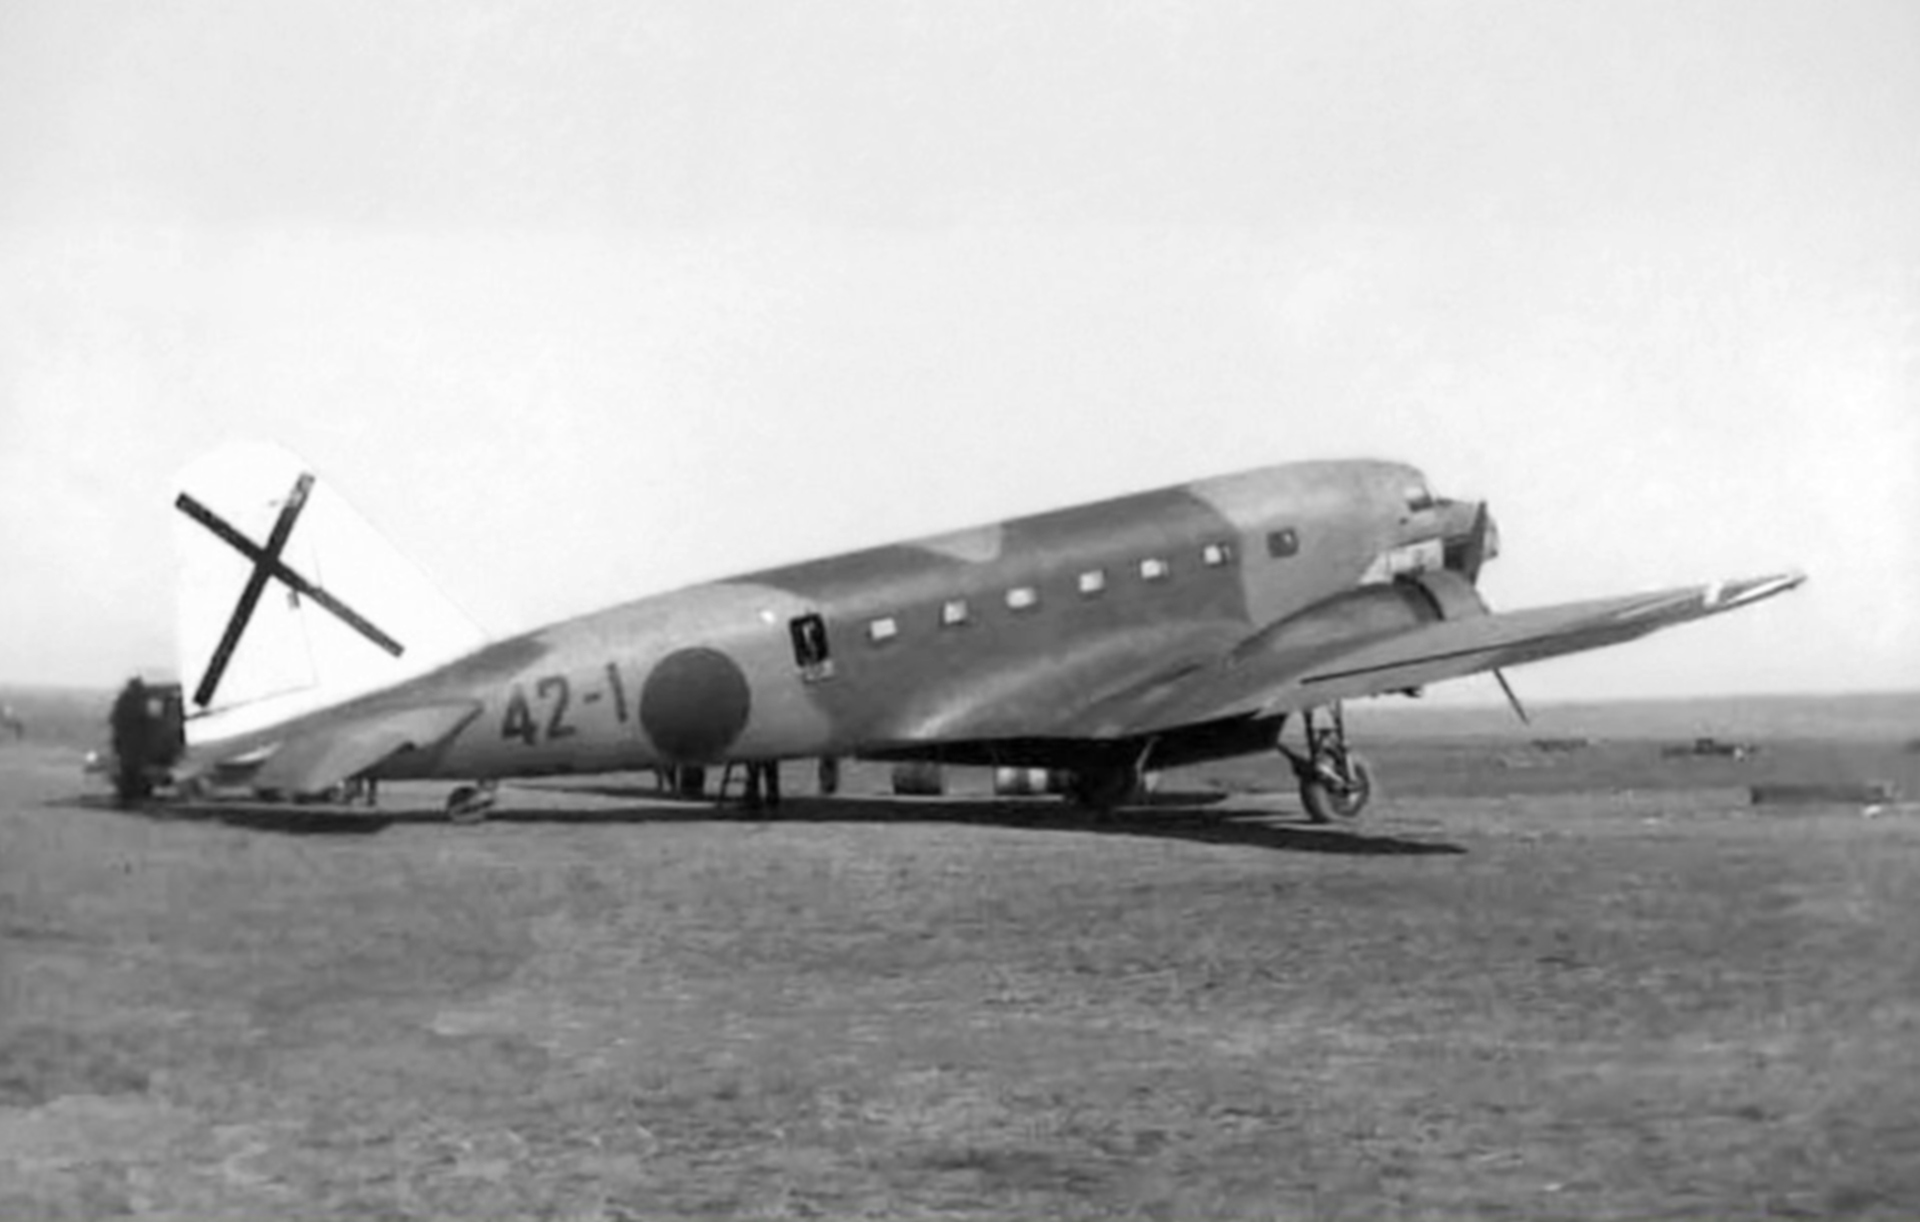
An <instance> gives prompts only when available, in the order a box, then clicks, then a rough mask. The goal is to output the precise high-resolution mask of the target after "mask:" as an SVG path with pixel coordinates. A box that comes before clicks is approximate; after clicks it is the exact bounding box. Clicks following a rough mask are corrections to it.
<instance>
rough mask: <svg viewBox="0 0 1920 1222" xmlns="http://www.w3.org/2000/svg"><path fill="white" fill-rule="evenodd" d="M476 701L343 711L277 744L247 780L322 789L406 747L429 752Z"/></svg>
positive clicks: (262, 785)
mask: <svg viewBox="0 0 1920 1222" xmlns="http://www.w3.org/2000/svg"><path fill="white" fill-rule="evenodd" d="M479 711H480V704H479V702H478V701H456V702H453V703H448V704H435V705H423V706H421V707H419V708H411V709H393V710H388V711H385V712H378V713H368V714H362V715H360V716H357V717H353V716H343V717H342V718H341V719H340V720H338V721H332V720H330V719H327V718H322V719H320V724H316V725H314V726H313V727H312V728H310V729H305V730H302V731H301V732H299V733H296V734H295V735H293V736H291V737H290V738H288V739H287V740H286V741H284V742H282V743H281V744H280V747H279V749H278V750H276V751H275V752H274V753H273V755H272V756H271V757H270V758H269V759H268V760H267V762H266V763H264V764H262V765H261V766H260V769H259V771H258V772H255V773H254V774H253V776H252V778H251V779H250V780H249V782H248V783H249V784H251V785H252V786H253V787H254V788H255V789H267V790H277V791H280V792H283V793H291V794H311V793H321V792H324V791H325V790H328V789H331V788H333V787H334V786H335V785H338V784H340V783H341V782H342V781H346V780H348V779H350V778H352V777H355V776H358V775H359V774H360V773H362V772H365V771H367V770H368V769H370V768H373V767H375V766H376V765H378V764H380V763H383V762H384V761H386V760H387V759H388V758H389V757H391V756H393V755H395V754H396V753H398V752H401V751H406V750H410V749H411V750H416V751H430V750H432V749H433V748H435V747H436V746H438V745H439V744H440V743H442V742H443V741H445V740H446V739H447V738H449V737H450V736H452V735H453V734H455V733H457V732H458V731H459V730H460V728H461V727H462V726H464V725H466V724H467V722H469V721H471V720H472V719H473V718H474V716H475V715H476V714H477V713H479Z"/></svg>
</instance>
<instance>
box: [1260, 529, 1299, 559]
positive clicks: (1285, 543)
mask: <svg viewBox="0 0 1920 1222" xmlns="http://www.w3.org/2000/svg"><path fill="white" fill-rule="evenodd" d="M1299 550H1300V534H1299V532H1298V531H1296V530H1294V529H1293V527H1291V526H1288V527H1283V528H1282V529H1280V530H1276V531H1274V532H1273V533H1271V534H1269V535H1268V536H1267V555H1269V556H1272V557H1273V558H1274V559H1276V560H1278V559H1281V558H1283V557H1286V556H1291V555H1294V554H1296V553H1297V552H1299Z"/></svg>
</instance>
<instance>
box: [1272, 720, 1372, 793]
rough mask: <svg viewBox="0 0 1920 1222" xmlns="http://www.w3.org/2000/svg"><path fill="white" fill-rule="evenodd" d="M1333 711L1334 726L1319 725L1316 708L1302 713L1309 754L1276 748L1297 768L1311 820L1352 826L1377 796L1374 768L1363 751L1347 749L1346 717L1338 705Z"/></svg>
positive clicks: (1294, 773) (1284, 746)
mask: <svg viewBox="0 0 1920 1222" xmlns="http://www.w3.org/2000/svg"><path fill="white" fill-rule="evenodd" d="M1332 709H1333V714H1332V722H1333V724H1331V725H1320V726H1317V725H1315V724H1314V721H1313V710H1312V709H1308V710H1307V711H1306V712H1305V713H1304V714H1302V718H1301V720H1302V728H1303V729H1304V730H1305V731H1306V738H1307V752H1306V754H1305V755H1301V754H1300V753H1298V752H1296V751H1294V750H1293V749H1291V748H1290V747H1288V746H1287V745H1286V744H1285V743H1281V742H1275V743H1274V746H1275V747H1277V748H1279V751H1280V754H1282V755H1284V756H1286V757H1287V762H1288V763H1290V764H1292V765H1293V775H1294V777H1295V778H1296V779H1297V780H1298V781H1299V782H1300V802H1301V804H1302V805H1304V806H1305V807H1306V808H1307V817H1308V818H1310V819H1312V820H1313V821H1314V822H1315V823H1352V822H1353V821H1354V820H1356V819H1358V818H1359V817H1360V812H1361V811H1363V810H1365V809H1366V808H1367V802H1368V800H1369V799H1371V798H1372V797H1373V769H1371V768H1370V767H1368V766H1367V761H1366V760H1365V759H1364V758H1362V757H1361V755H1360V753H1359V752H1357V751H1350V750H1348V749H1347V722H1346V718H1345V717H1344V716H1342V714H1341V710H1340V705H1339V704H1338V703H1337V702H1336V703H1335V704H1334V705H1333V706H1332Z"/></svg>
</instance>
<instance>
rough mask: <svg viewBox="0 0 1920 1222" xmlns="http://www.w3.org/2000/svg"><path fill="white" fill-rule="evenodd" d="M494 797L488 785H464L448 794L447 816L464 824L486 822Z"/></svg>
mask: <svg viewBox="0 0 1920 1222" xmlns="http://www.w3.org/2000/svg"><path fill="white" fill-rule="evenodd" d="M493 797H494V794H493V790H492V789H491V788H489V787H487V786H482V785H462V786H460V787H459V788H457V789H455V790H454V791H453V792H452V793H450V794H448V795H447V818H449V819H451V820H452V821H453V822H455V823H458V824H461V825H462V826H471V825H473V824H475V823H484V822H486V818H487V810H488V809H489V808H490V807H492V805H493Z"/></svg>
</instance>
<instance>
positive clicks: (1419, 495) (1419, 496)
mask: <svg viewBox="0 0 1920 1222" xmlns="http://www.w3.org/2000/svg"><path fill="white" fill-rule="evenodd" d="M1432 508H1433V492H1432V491H1431V490H1430V489H1429V488H1428V487H1427V486H1426V485H1425V484H1415V485H1413V486H1412V487H1410V488H1408V489H1407V510H1408V512H1410V513H1425V512H1426V511H1427V510H1429V509H1432Z"/></svg>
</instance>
